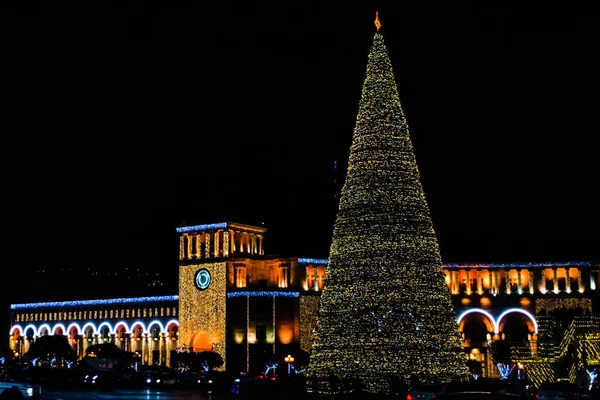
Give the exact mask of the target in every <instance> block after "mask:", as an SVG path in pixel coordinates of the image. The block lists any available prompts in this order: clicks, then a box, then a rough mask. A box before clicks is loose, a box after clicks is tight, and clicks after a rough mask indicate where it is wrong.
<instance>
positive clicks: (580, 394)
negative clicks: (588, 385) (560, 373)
mask: <svg viewBox="0 0 600 400" xmlns="http://www.w3.org/2000/svg"><path fill="white" fill-rule="evenodd" d="M537 395H538V400H548V399H552V400H563V399H564V400H588V399H591V398H592V397H591V395H590V394H589V392H587V390H585V389H584V388H581V387H579V386H578V385H576V384H574V383H571V382H569V381H559V382H549V383H542V384H541V385H540V387H539V388H538V389H537Z"/></svg>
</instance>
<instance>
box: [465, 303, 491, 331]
mask: <svg viewBox="0 0 600 400" xmlns="http://www.w3.org/2000/svg"><path fill="white" fill-rule="evenodd" d="M471 313H480V314H483V315H484V316H486V317H487V318H488V320H487V321H485V320H484V322H485V326H486V327H487V328H488V329H490V328H491V329H490V333H492V332H493V333H498V324H497V323H496V319H495V318H494V316H493V315H492V314H490V313H489V312H487V311H485V310H484V309H482V308H471V309H468V310H467V311H464V312H463V313H462V314H460V315H459V316H458V318H457V319H456V322H457V323H458V325H459V326H460V328H461V330H462V327H463V324H462V320H463V318H464V317H465V316H467V315H469V314H471Z"/></svg>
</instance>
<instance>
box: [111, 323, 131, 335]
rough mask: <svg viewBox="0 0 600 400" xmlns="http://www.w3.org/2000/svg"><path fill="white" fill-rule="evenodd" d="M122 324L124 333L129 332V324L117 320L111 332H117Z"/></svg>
mask: <svg viewBox="0 0 600 400" xmlns="http://www.w3.org/2000/svg"><path fill="white" fill-rule="evenodd" d="M121 326H124V327H125V333H129V332H131V331H130V329H129V326H127V323H126V322H125V321H119V322H117V323H116V324H115V330H114V331H113V333H114V334H115V335H116V334H117V330H118V329H119V328H120V327H121Z"/></svg>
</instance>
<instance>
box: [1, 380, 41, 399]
mask: <svg viewBox="0 0 600 400" xmlns="http://www.w3.org/2000/svg"><path fill="white" fill-rule="evenodd" d="M41 398H42V388H41V386H40V385H38V384H35V383H29V382H24V381H18V380H13V379H10V378H1V379H0V399H2V400H20V399H36V400H37V399H41Z"/></svg>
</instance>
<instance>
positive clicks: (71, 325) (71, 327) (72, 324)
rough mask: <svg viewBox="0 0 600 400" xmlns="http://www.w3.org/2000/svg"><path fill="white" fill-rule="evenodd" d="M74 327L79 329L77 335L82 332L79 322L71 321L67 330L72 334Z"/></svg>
mask: <svg viewBox="0 0 600 400" xmlns="http://www.w3.org/2000/svg"><path fill="white" fill-rule="evenodd" d="M73 328H76V329H77V335H80V334H81V327H80V326H79V324H78V323H77V322H71V323H70V324H69V326H68V327H67V331H66V332H67V334H68V335H71V331H72V330H73Z"/></svg>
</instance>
